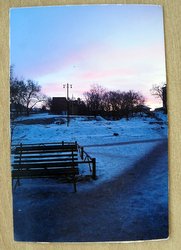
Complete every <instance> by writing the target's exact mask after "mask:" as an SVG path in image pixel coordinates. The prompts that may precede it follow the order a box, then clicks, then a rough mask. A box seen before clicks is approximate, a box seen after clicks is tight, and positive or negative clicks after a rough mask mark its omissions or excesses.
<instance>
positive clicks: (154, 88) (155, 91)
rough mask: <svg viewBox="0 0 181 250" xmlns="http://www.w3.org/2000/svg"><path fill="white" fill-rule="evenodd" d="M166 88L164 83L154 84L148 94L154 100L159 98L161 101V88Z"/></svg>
mask: <svg viewBox="0 0 181 250" xmlns="http://www.w3.org/2000/svg"><path fill="white" fill-rule="evenodd" d="M165 86H166V83H161V84H154V85H153V86H152V88H151V89H150V92H151V94H152V95H153V96H155V97H156V98H159V99H161V100H162V101H163V98H164V97H163V88H164V87H165Z"/></svg>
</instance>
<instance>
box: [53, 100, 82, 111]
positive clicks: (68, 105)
mask: <svg viewBox="0 0 181 250" xmlns="http://www.w3.org/2000/svg"><path fill="white" fill-rule="evenodd" d="M79 109H80V105H79V103H78V101H77V100H69V101H67V99H66V98H65V97H53V98H52V104H51V110H50V111H51V113H54V114H61V115H66V114H67V112H68V111H69V115H77V114H79V112H80V110H79Z"/></svg>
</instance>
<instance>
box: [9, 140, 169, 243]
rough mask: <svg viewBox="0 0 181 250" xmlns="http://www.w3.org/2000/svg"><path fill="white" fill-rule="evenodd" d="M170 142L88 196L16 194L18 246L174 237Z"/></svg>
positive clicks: (54, 191) (38, 191) (57, 191)
mask: <svg viewBox="0 0 181 250" xmlns="http://www.w3.org/2000/svg"><path fill="white" fill-rule="evenodd" d="M167 155H168V154H167V142H166V141H161V142H155V147H154V148H153V149H152V150H151V151H150V152H149V153H148V154H146V155H144V156H143V157H142V158H141V159H139V160H138V161H137V162H135V163H134V164H133V166H132V168H131V169H128V170H127V171H125V172H124V173H122V174H120V175H117V176H115V177H113V178H111V179H110V180H107V181H106V182H103V183H101V184H100V185H99V186H98V187H97V188H94V189H92V190H87V191H86V192H77V193H76V194H74V193H69V192H66V193H65V192H62V190H61V188H59V186H58V185H56V186H54V188H53V185H52V188H50V187H47V188H46V187H45V186H43V188H41V186H40V187H38V188H37V187H36V188H32V187H23V186H21V187H20V188H21V189H23V191H21V192H19V191H18V190H17V191H16V192H15V193H14V196H13V198H14V232H15V240H18V241H41V242H52V241H57V242H92V241H98V242H100V241H131V240H146V239H160V238H167V237H168V184H167V182H168V169H167V168H168V162H167V161H168V158H167Z"/></svg>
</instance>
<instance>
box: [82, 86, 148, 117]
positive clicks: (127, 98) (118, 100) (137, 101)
mask: <svg viewBox="0 0 181 250" xmlns="http://www.w3.org/2000/svg"><path fill="white" fill-rule="evenodd" d="M84 97H85V106H86V108H87V112H88V113H89V114H90V115H101V116H104V117H112V118H115V119H118V118H121V117H126V118H128V117H129V116H132V115H133V114H134V113H136V112H139V111H141V110H140V109H141V107H142V106H143V105H144V103H145V98H144V97H143V95H142V94H140V93H139V92H135V91H133V90H130V91H123V92H121V91H119V90H117V91H108V90H106V89H104V88H103V87H101V86H99V85H95V86H93V87H92V88H91V89H90V90H89V91H87V92H85V93H84Z"/></svg>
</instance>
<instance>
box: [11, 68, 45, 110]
mask: <svg viewBox="0 0 181 250" xmlns="http://www.w3.org/2000/svg"><path fill="white" fill-rule="evenodd" d="M46 100H47V97H46V96H45V95H43V94H42V93H41V86H40V85H39V84H38V83H37V82H34V81H32V80H27V81H25V80H19V79H18V78H17V77H14V74H13V67H11V68H10V102H11V107H14V109H15V110H16V115H19V114H20V113H22V111H23V110H26V114H27V115H29V113H30V111H31V110H32V108H33V107H34V106H35V105H36V104H37V103H39V102H44V101H46Z"/></svg>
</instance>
